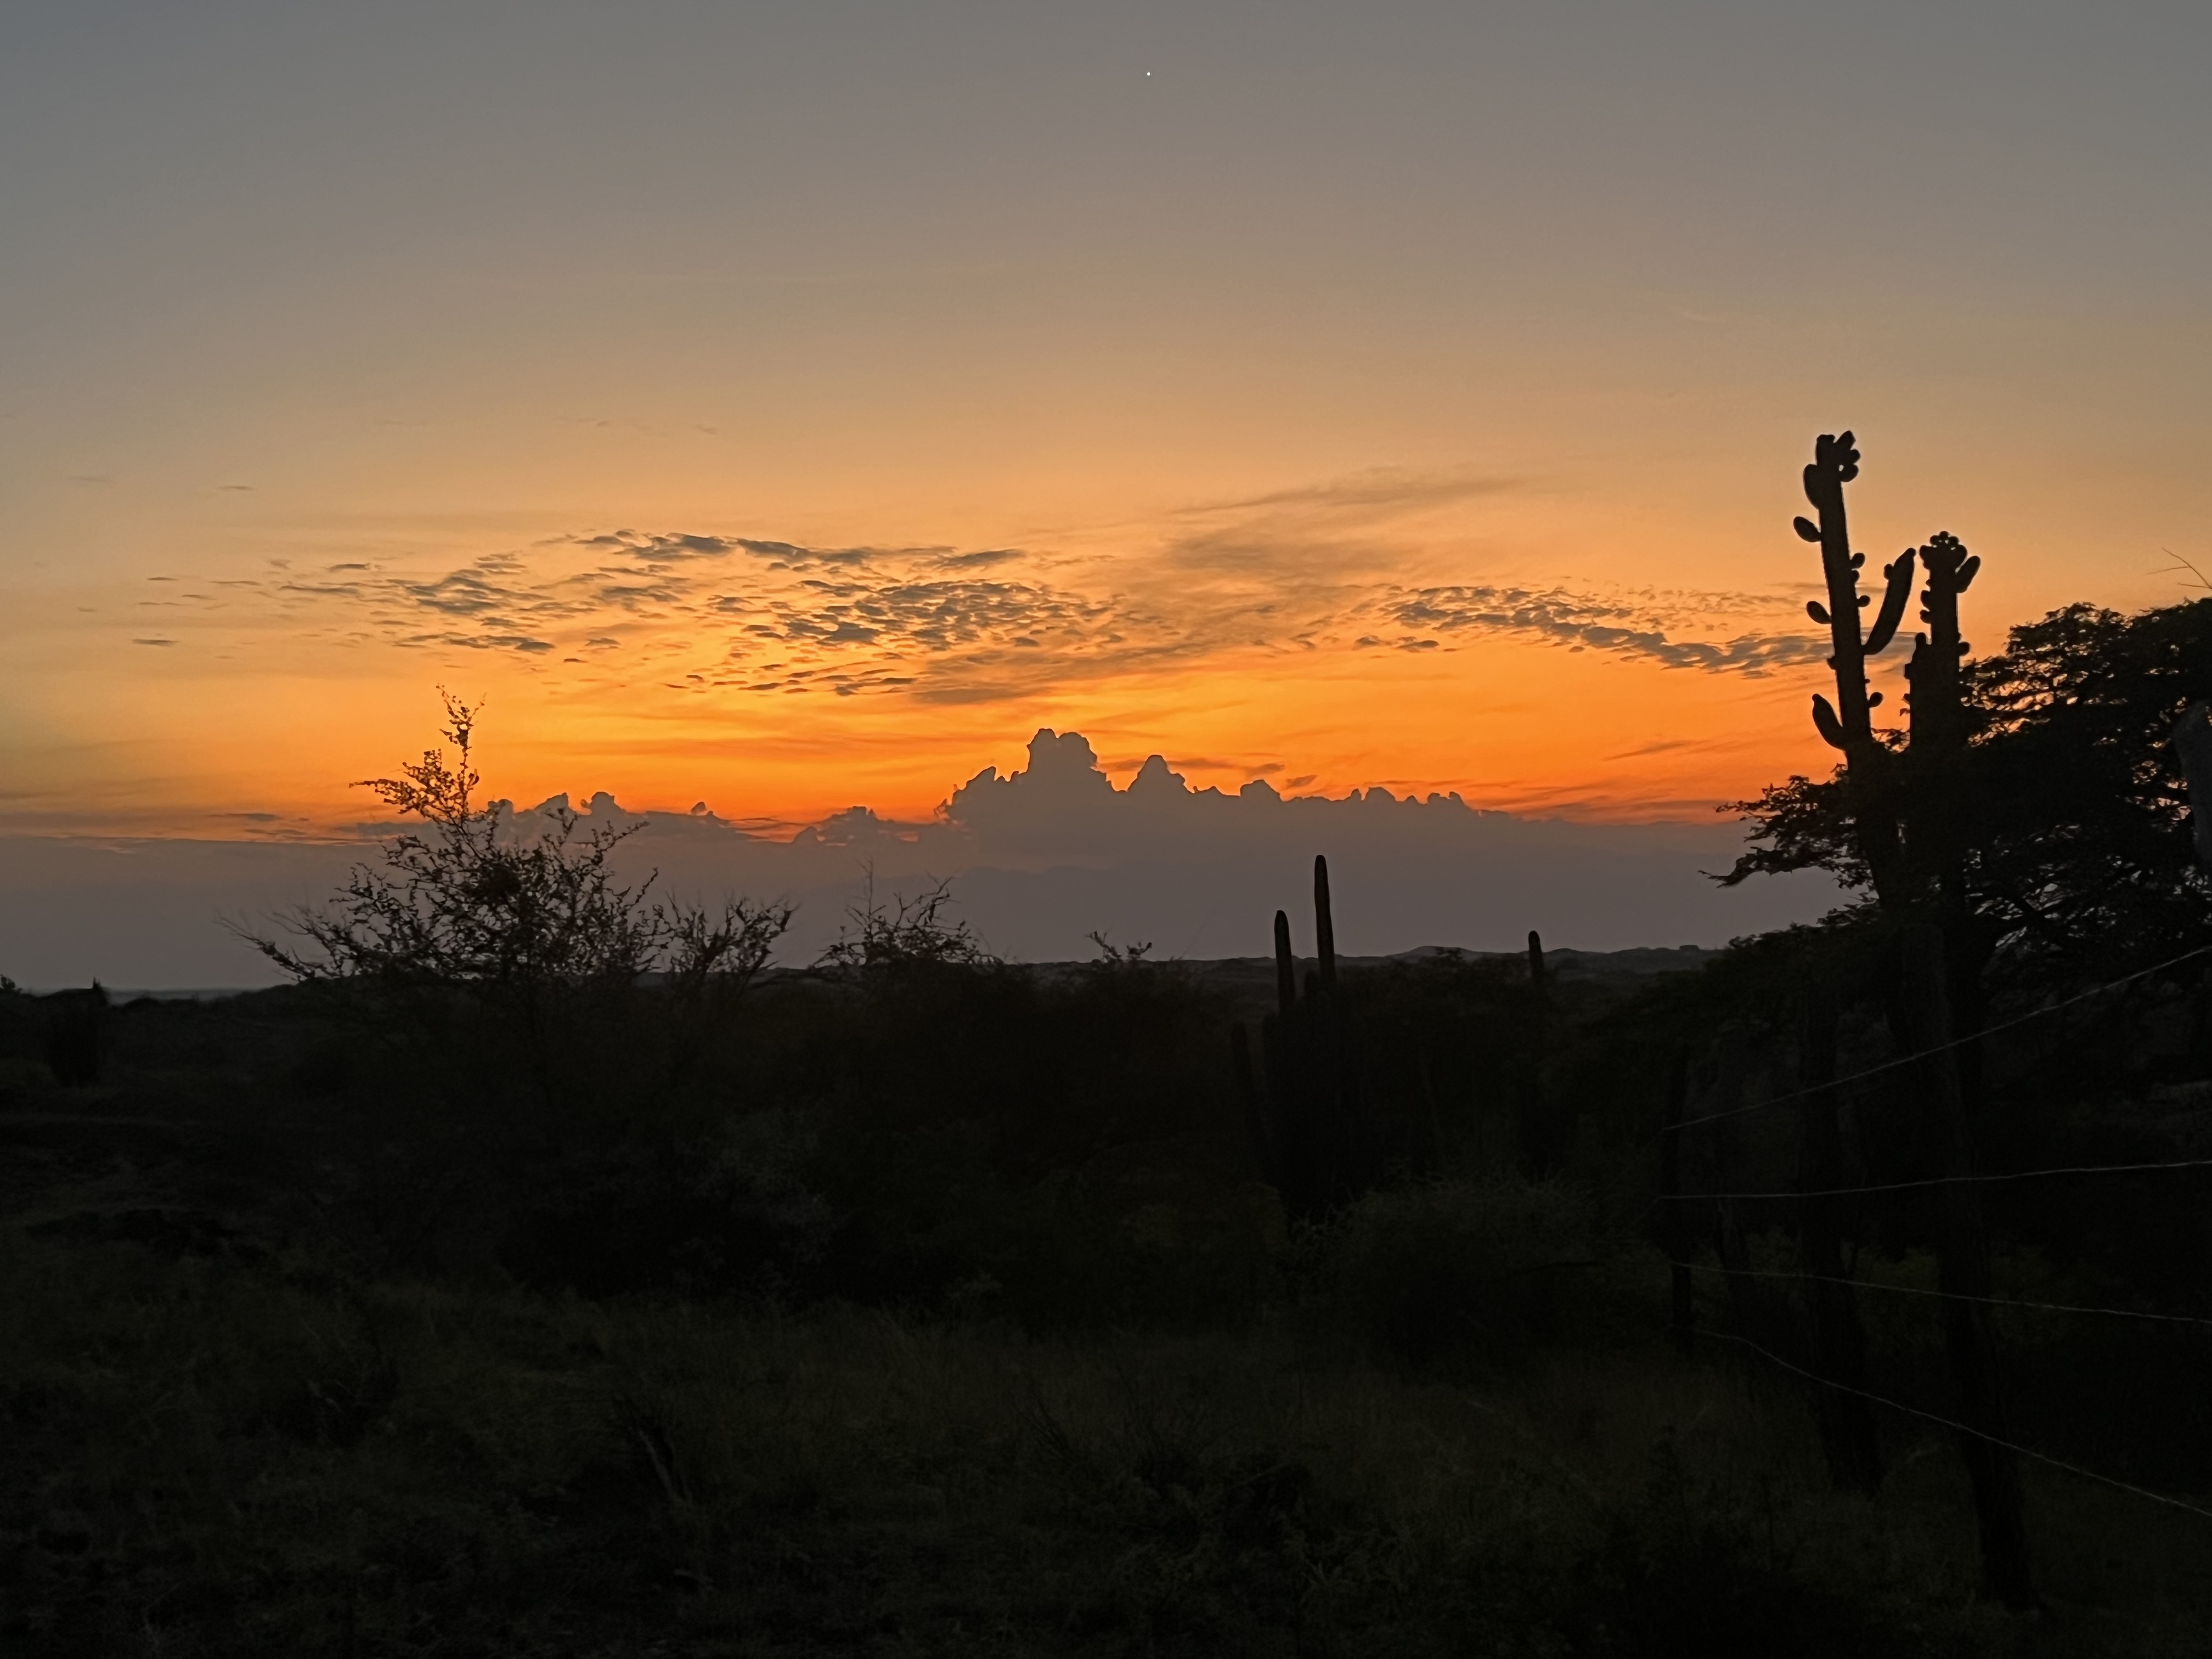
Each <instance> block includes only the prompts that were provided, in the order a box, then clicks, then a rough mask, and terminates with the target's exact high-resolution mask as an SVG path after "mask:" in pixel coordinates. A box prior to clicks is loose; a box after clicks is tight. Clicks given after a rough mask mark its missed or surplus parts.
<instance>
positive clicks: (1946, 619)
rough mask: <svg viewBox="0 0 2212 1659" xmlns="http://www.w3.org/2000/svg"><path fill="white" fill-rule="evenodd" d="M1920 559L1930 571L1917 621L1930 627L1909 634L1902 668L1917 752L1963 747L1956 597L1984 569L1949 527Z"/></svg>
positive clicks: (1961, 650) (1960, 648) (1960, 645)
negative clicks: (1910, 643) (1909, 654)
mask: <svg viewBox="0 0 2212 1659" xmlns="http://www.w3.org/2000/svg"><path fill="white" fill-rule="evenodd" d="M1906 556H1907V557H1908V558H1909V557H1911V555H1910V554H1908V555H1906ZM1920 560H1921V562H1922V563H1923V565H1924V566H1926V568H1927V570H1928V586H1926V587H1924V588H1923V589H1922V590H1921V593H1920V620H1921V621H1923V622H1924V623H1927V624H1928V631H1927V632H1926V633H1925V634H1917V635H1914V636H1913V639H1914V643H1913V647H1912V660H1911V662H1909V663H1907V664H1906V665H1905V678H1906V679H1908V680H1909V681H1910V682H1911V685H1912V690H1911V692H1909V693H1908V694H1907V696H1906V698H1905V702H1906V705H1907V708H1908V709H1909V710H1910V713H1911V729H1912V748H1913V750H1914V752H1915V753H1916V754H1917V753H1919V752H1921V751H1922V750H1923V746H1926V747H1931V748H1934V749H1936V750H1955V749H1959V748H1962V747H1964V746H1965V744H1966V725H1965V719H1964V716H1965V708H1964V704H1963V702H1961V699H1960V682H1959V662H1960V659H1961V658H1962V657H1964V656H1965V655H1966V641H1964V640H1962V639H1960V637H1959V596H1960V594H1961V593H1963V592H1966V590H1967V589H1968V588H1969V587H1971V586H1973V582H1974V577H1975V575H1976V574H1977V573H1978V572H1979V571H1980V569H1981V568H1982V562H1981V560H1980V559H1978V558H1977V557H1976V556H1974V555H1972V554H1971V553H1969V552H1967V551H1966V544H1965V543H1964V542H1962V541H1960V539H1959V538H1957V537H1956V536H1954V535H1953V534H1952V533H1951V532H1949V531H1948V530H1939V531H1937V532H1936V536H1935V538H1934V539H1933V540H1932V541H1930V542H1929V544H1927V545H1926V546H1925V547H1923V548H1922V549H1921V550H1920Z"/></svg>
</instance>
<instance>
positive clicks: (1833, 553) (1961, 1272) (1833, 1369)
mask: <svg viewBox="0 0 2212 1659" xmlns="http://www.w3.org/2000/svg"><path fill="white" fill-rule="evenodd" d="M1858 471H1859V452H1858V449H1857V443H1856V441H1855V440H1854V438H1853V436H1852V435H1851V434H1850V433H1849V432H1844V433H1842V434H1840V435H1830V434H1826V433H1824V434H1822V435H1821V436H1820V438H1819V440H1818V441H1816V442H1815V443H1814V449H1813V459H1812V462H1811V464H1810V465H1808V466H1807V467H1806V469H1805V498H1806V499H1807V500H1808V501H1810V502H1812V504H1813V507H1814V510H1815V512H1816V513H1818V514H1819V522H1818V523H1817V524H1816V523H1814V522H1812V521H1809V520H1805V519H1802V518H1800V519H1798V520H1796V525H1795V527H1796V532H1797V533H1798V535H1799V536H1800V537H1802V538H1804V539H1805V540H1807V541H1808V542H1817V543H1819V544H1820V568H1821V573H1822V574H1823V575H1824V576H1825V578H1826V583H1827V589H1828V602H1827V604H1826V605H1820V604H1817V603H1816V604H1814V605H1809V606H1808V607H1807V608H1808V612H1809V614H1810V615H1811V616H1812V617H1813V619H1814V621H1816V622H1820V623H1826V624H1827V626H1828V629H1829V635H1830V638H1831V639H1832V641H1833V642H1834V647H1835V648H1834V654H1833V655H1832V656H1831V657H1830V658H1829V659H1828V666H1829V667H1830V668H1831V669H1832V671H1833V672H1834V675H1835V684H1836V701H1835V702H1833V703H1831V702H1829V701H1828V700H1827V698H1826V697H1825V696H1814V699H1813V723H1814V726H1816V727H1817V728H1818V729H1819V731H1820V735H1821V737H1822V738H1825V739H1826V741H1827V742H1828V743H1829V744H1831V745H1832V747H1834V748H1837V749H1839V750H1842V751H1843V755H1844V776H1843V780H1842V781H1843V786H1844V806H1845V809H1846V811H1848V813H1849V815H1850V822H1851V827H1852V832H1853V835H1854V836H1855V838H1856V839H1857V843H1858V848H1859V852H1860V855H1861V857H1862V858H1863V860H1865V864H1866V867H1867V872H1868V874H1869V877H1870V878H1871V879H1872V881H1873V884H1874V889H1875V896H1876V898H1877V899H1878V900H1879V901H1880V902H1881V913H1882V915H1883V918H1884V920H1885V921H1887V922H1889V923H1891V924H1893V926H1894V927H1895V929H1896V931H1895V933H1894V936H1893V948H1894V950H1895V952H1896V957H1895V960H1894V963H1893V972H1892V975H1891V979H1892V982H1893V986H1894V994H1893V1000H1892V1006H1891V1008H1890V1011H1889V1012H1890V1023H1891V1025H1892V1029H1893V1034H1894V1036H1896V1038H1897V1041H1898V1045H1899V1048H1900V1049H1902V1050H1903V1051H1904V1052H1905V1054H1918V1055H1922V1056H1924V1058H1923V1060H1922V1061H1921V1063H1920V1064H1919V1065H1917V1066H1916V1067H1915V1070H1914V1073H1913V1074H1912V1078H1911V1085H1912V1087H1913V1088H1914V1090H1915V1091H1916V1093H1917V1096H1918V1097H1919V1099H1918V1104H1919V1106H1920V1108H1921V1109H1922V1110H1923V1112H1924V1114H1925V1115H1926V1116H1927V1118H1928V1119H1929V1121H1930V1122H1931V1123H1932V1124H1933V1125H1934V1126H1935V1128H1936V1134H1937V1136H1938V1139H1939V1140H1940V1141H1941V1143H1942V1146H1943V1149H1944V1154H1943V1157H1944V1165H1945V1174H1946V1176H1949V1177H1951V1178H1952V1180H1953V1182H1954V1184H1952V1185H1948V1186H1946V1187H1945V1188H1944V1189H1943V1192H1942V1217H1943V1231H1942V1249H1941V1251H1940V1255H1939V1267H1940V1276H1941V1279H1942V1288H1943V1289H1944V1290H1945V1291H1947V1292H1948V1293H1949V1294H1950V1295H1951V1296H1952V1297H1954V1300H1953V1301H1952V1302H1950V1303H1949V1304H1947V1305H1946V1309H1945V1315H1944V1336H1945V1344H1946V1347H1947V1349H1948V1357H1949V1359H1950V1365H1951V1372H1952V1377H1953V1381H1954V1384H1955V1386H1956V1388H1957V1389H1958V1395H1959V1413H1960V1421H1961V1423H1963V1424H1964V1425H1966V1434H1964V1435H1962V1436H1961V1437H1960V1455H1961V1458H1962V1460H1963V1461H1964V1462H1965V1463H1966V1472H1967V1474H1968V1476H1969V1478H1970V1480H1971V1482H1972V1486H1973V1491H1974V1501H1975V1508H1976V1510H1977V1514H1978V1519H1979V1522H1980V1524H1981V1534H1982V1566H1983V1575H1984V1583H1985V1584H1986V1586H1987V1588H1988V1589H1990V1592H1991V1593H1992V1594H1994V1595H1996V1596H1998V1597H1999V1598H2000V1599H2001V1600H2002V1601H2005V1602H2006V1603H2008V1605H2010V1606H2014V1607H2032V1606H2033V1605H2035V1601H2036V1593H2035V1588H2034V1582H2033V1575H2032V1573H2031V1571H2030V1569H2029V1564H2028V1551H2027V1529H2026V1521H2025V1518H2024V1510H2023V1507H2022V1499H2021V1486H2020V1476H2019V1471H2018V1468H2017V1466H2016V1465H2015V1462H2014V1460H2013V1457H2012V1454H2011V1453H2010V1451H2009V1450H2008V1449H2007V1446H2006V1442H2007V1439H2008V1430H2007V1427H2006V1414H2005V1408H2004V1399H2003V1390H2002V1387H2001V1385H2000V1380H1999V1370H2000V1366H1999V1363H1998V1353H1997V1346H1996V1335H1995V1332H1994V1330H1993V1328H1992V1327H1991V1325H1990V1320H1989V1315H1988V1309H1987V1306H1986V1299H1987V1297H1988V1296H1989V1294H1990V1261H1989V1248H1988V1243H1987V1237H1986V1232H1985V1230H1984V1221H1983V1217H1982V1211H1981V1198H1980V1193H1979V1189H1978V1188H1976V1187H1974V1186H1973V1185H1972V1183H1971V1181H1969V1180H1965V1179H1962V1178H1965V1177H1970V1176H1972V1173H1973V1168H1974V1154H1973V1146H1972V1130H1973V1126H1974V1120H1975V1118H1976V1117H1977V1116H1978V1110H1977V1108H1978V1096H1979V1080H1980V1060H1979V1052H1978V1045H1977V1044H1976V1043H1975V1042H1974V1041H1973V1037H1974V1034H1975V1033H1976V1032H1977V1031H1978V1030H1979V1029H1980V1025H1981V1004H1982V991H1981V976H1982V970H1983V968H1984V965H1985V963H1986V960H1987V945H1988V943H1989V941H1988V940H1986V939H1978V938H1977V937H1976V935H1975V931H1974V929H1973V927H1972V924H1971V919H1970V914H1969V912H1970V908H1971V907H1970V906H1969V905H1968V904H1967V902H1966V892H1965V880H1966V878H1965V871H1964V851H1965V838H1964V836H1962V834H1961V833H1960V831H1961V823H1962V818H1963V815H1964V812H1965V811H1966V799H1965V797H1966V793H1967V786H1966V776H1965V764H1966V759H1967V747H1968V744H1967V739H1968V737H1969V733H1968V731H1967V726H1966V703H1965V699H1964V696H1963V695H1962V691H1963V688H1962V684H1961V677H1960V659H1961V658H1962V657H1964V656H1965V655H1966V641H1964V640H1963V639H1961V638H1960V632H1959V597H1960V594H1962V593H1964V592H1966V589H1967V588H1968V587H1969V586H1972V583H1973V580H1974V577H1975V575H1976V574H1978V572H1979V571H1980V569H1981V561H1980V560H1979V559H1978V558H1977V557H1975V556H1973V555H1972V554H1971V553H1969V552H1968V551H1967V550H1966V544H1964V543H1963V542H1961V541H1960V539H1959V538H1957V537H1956V536H1954V535H1952V534H1951V533H1950V532H1948V531H1945V532H1938V533H1937V534H1936V536H1934V537H1933V538H1930V539H1929V541H1928V543H1927V544H1925V545H1923V546H1921V547H1918V548H1908V549H1906V550H1905V551H1904V552H1902V553H1900V554H1899V555H1898V556H1897V558H1896V560H1895V561H1894V562H1892V563H1891V564H1889V565H1888V566H1887V567H1886V568H1884V570H1883V572H1882V574H1883V577H1884V578H1885V580H1886V582H1887V586H1886V587H1885V589H1884V592H1883V595H1882V602H1881V609H1880V611H1877V612H1876V613H1875V620H1874V625H1873V627H1872V628H1870V629H1868V630H1867V631H1866V632H1865V633H1864V634H1863V635H1862V634H1861V632H1860V629H1859V613H1860V611H1862V610H1863V609H1864V608H1865V606H1866V605H1867V604H1868V602H1869V601H1868V596H1866V595H1864V594H1862V593H1861V592H1859V591H1858V573H1859V570H1860V568H1862V566H1863V564H1864V563H1865V556H1864V555H1863V554H1859V553H1854V552H1853V551H1851V547H1850V528H1849V523H1848V520H1847V519H1846V517H1845V515H1844V485H1845V484H1847V483H1850V482H1851V481H1852V480H1853V479H1855V478H1856V477H1858ZM1916 566H1918V567H1924V568H1925V569H1926V571H1927V576H1928V580H1927V586H1926V587H1925V588H1924V589H1923V591H1922V593H1921V606H1920V619H1921V621H1922V622H1923V623H1926V624H1927V625H1928V626H1927V631H1926V632H1925V633H1922V634H1918V635H1915V641H1914V646H1913V651H1912V656H1911V660H1910V662H1909V663H1908V664H1907V665H1906V667H1905V675H1906V680H1907V683H1908V684H1909V685H1910V686H1911V691H1910V692H1909V694H1908V704H1909V708H1908V714H1909V723H1908V726H1907V732H1906V738H1905V744H1904V750H1903V754H1902V756H1901V757H1900V756H1899V753H1898V752H1897V751H1896V750H1895V748H1894V747H1893V745H1892V744H1890V743H1886V742H1885V741H1884V740H1883V739H1882V738H1881V737H1878V736H1877V735H1876V734H1875V730H1874V722H1873V710H1874V709H1875V707H1876V706H1877V705H1878V704H1879V703H1880V702H1881V696H1880V694H1879V693H1869V690H1868V689H1867V680H1866V663H1867V659H1868V658H1869V657H1872V656H1875V655H1877V654H1879V653H1881V651H1882V650H1884V649H1886V648H1887V647H1888V645H1889V644H1890V642H1891V641H1893V639H1894V638H1895V637H1896V635H1897V629H1898V625H1899V623H1900V622H1901V621H1902V620H1903V619H1904V614H1905V603H1906V601H1907V599H1909V598H1910V597H1911V589H1912V584H1913V580H1914V576H1915V574H1916ZM1827 1042H1828V1038H1827V1036H1826V1034H1825V1033H1823V1034H1817V1035H1814V1036H1809V1037H1808V1045H1807V1047H1808V1054H1813V1055H1814V1059H1813V1061H1812V1063H1810V1064H1809V1065H1808V1070H1809V1071H1810V1072H1812V1073H1816V1074H1817V1073H1820V1072H1821V1071H1823V1070H1832V1066H1830V1065H1829V1063H1828V1061H1827V1059H1826V1054H1825V1050H1826V1045H1827ZM1815 1051H1818V1052H1817V1053H1816V1052H1815ZM1834 1111H1835V1106H1834V1103H1833V1102H1832V1099H1831V1098H1829V1097H1827V1096H1826V1094H1825V1093H1823V1092H1822V1091H1817V1090H1816V1091H1814V1093H1813V1095H1812V1096H1811V1097H1810V1098H1809V1099H1808V1101H1807V1103H1806V1105H1805V1108H1804V1109H1803V1115H1804V1119H1805V1127H1806V1131H1807V1135H1808V1163H1809V1164H1811V1165H1820V1166H1829V1167H1832V1154H1833V1151H1834V1148H1833V1146H1832V1145H1831V1144H1830V1143H1831V1142H1832V1139H1833V1137H1834V1134H1835V1125H1834V1122H1833V1121H1832V1120H1833V1115H1834ZM1831 1184H1832V1183H1831ZM1833 1228H1834V1219H1833V1218H1832V1217H1824V1216H1823V1215H1821V1214H1820V1212H1819V1209H1818V1206H1814V1207H1813V1208H1811V1209H1808V1212H1807V1215H1806V1217H1805V1227H1804V1244H1805V1254H1806V1259H1807V1261H1808V1264H1811V1266H1812V1267H1813V1268H1815V1269H1819V1270H1821V1271H1818V1272H1816V1274H1815V1279H1814V1280H1813V1281H1811V1282H1810V1283H1808V1291H1816V1292H1817V1293H1814V1294H1811V1295H1808V1301H1809V1302H1810V1304H1811V1305H1812V1308H1813V1310H1814V1321H1815V1325H1816V1341H1817V1343H1818V1346H1819V1348H1820V1356H1821V1359H1822V1363H1823V1364H1825V1365H1826V1366H1828V1367H1829V1368H1830V1369H1829V1370H1828V1372H1827V1374H1828V1375H1830V1376H1835V1377H1837V1379H1838V1383H1840V1384H1841V1385H1843V1386H1844V1388H1846V1389H1848V1388H1850V1387H1854V1386H1857V1385H1856V1384H1855V1383H1853V1382H1852V1381H1851V1377H1852V1376H1853V1374H1855V1372H1856V1371H1857V1368H1859V1367H1861V1366H1863V1363H1864V1358H1863V1356H1864V1344H1863V1336H1862V1334H1860V1331H1859V1327H1858V1323H1857V1311H1856V1309H1855V1308H1853V1306H1852V1305H1851V1304H1850V1299H1849V1294H1848V1291H1841V1292H1839V1293H1837V1294H1828V1293H1826V1291H1827V1287H1822V1286H1820V1285H1818V1280H1819V1279H1828V1278H1833V1277H1835V1275H1834V1274H1833V1273H1830V1272H1827V1271H1825V1270H1826V1269H1827V1268H1830V1267H1832V1265H1833V1261H1834V1250H1833V1248H1832V1247H1833V1243H1834V1240H1833V1237H1832V1232H1833ZM1827 1392H1828V1393H1830V1394H1832V1393H1833V1391H1832V1390H1831V1391H1827ZM1849 1416H1850V1413H1844V1412H1843V1411H1842V1410H1840V1408H1839V1407H1838V1402H1837V1401H1835V1400H1833V1399H1826V1400H1824V1401H1823V1412H1822V1425H1823V1431H1824V1435H1825V1436H1826V1439H1827V1443H1828V1452H1829V1458H1830V1462H1831V1466H1832V1468H1834V1469H1835V1470H1836V1471H1837V1473H1838V1478H1839V1479H1847V1480H1850V1481H1851V1482H1852V1483H1855V1484H1860V1485H1865V1484H1869V1482H1870V1481H1871V1480H1873V1479H1875V1478H1878V1472H1879V1468H1880V1465H1879V1462H1878V1460H1877V1459H1876V1457H1875V1449H1874V1445H1873V1441H1872V1436H1871V1429H1870V1425H1867V1424H1864V1423H1859V1422H1851V1421H1847V1420H1845V1419H1847V1418H1848V1417H1849Z"/></svg>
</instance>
